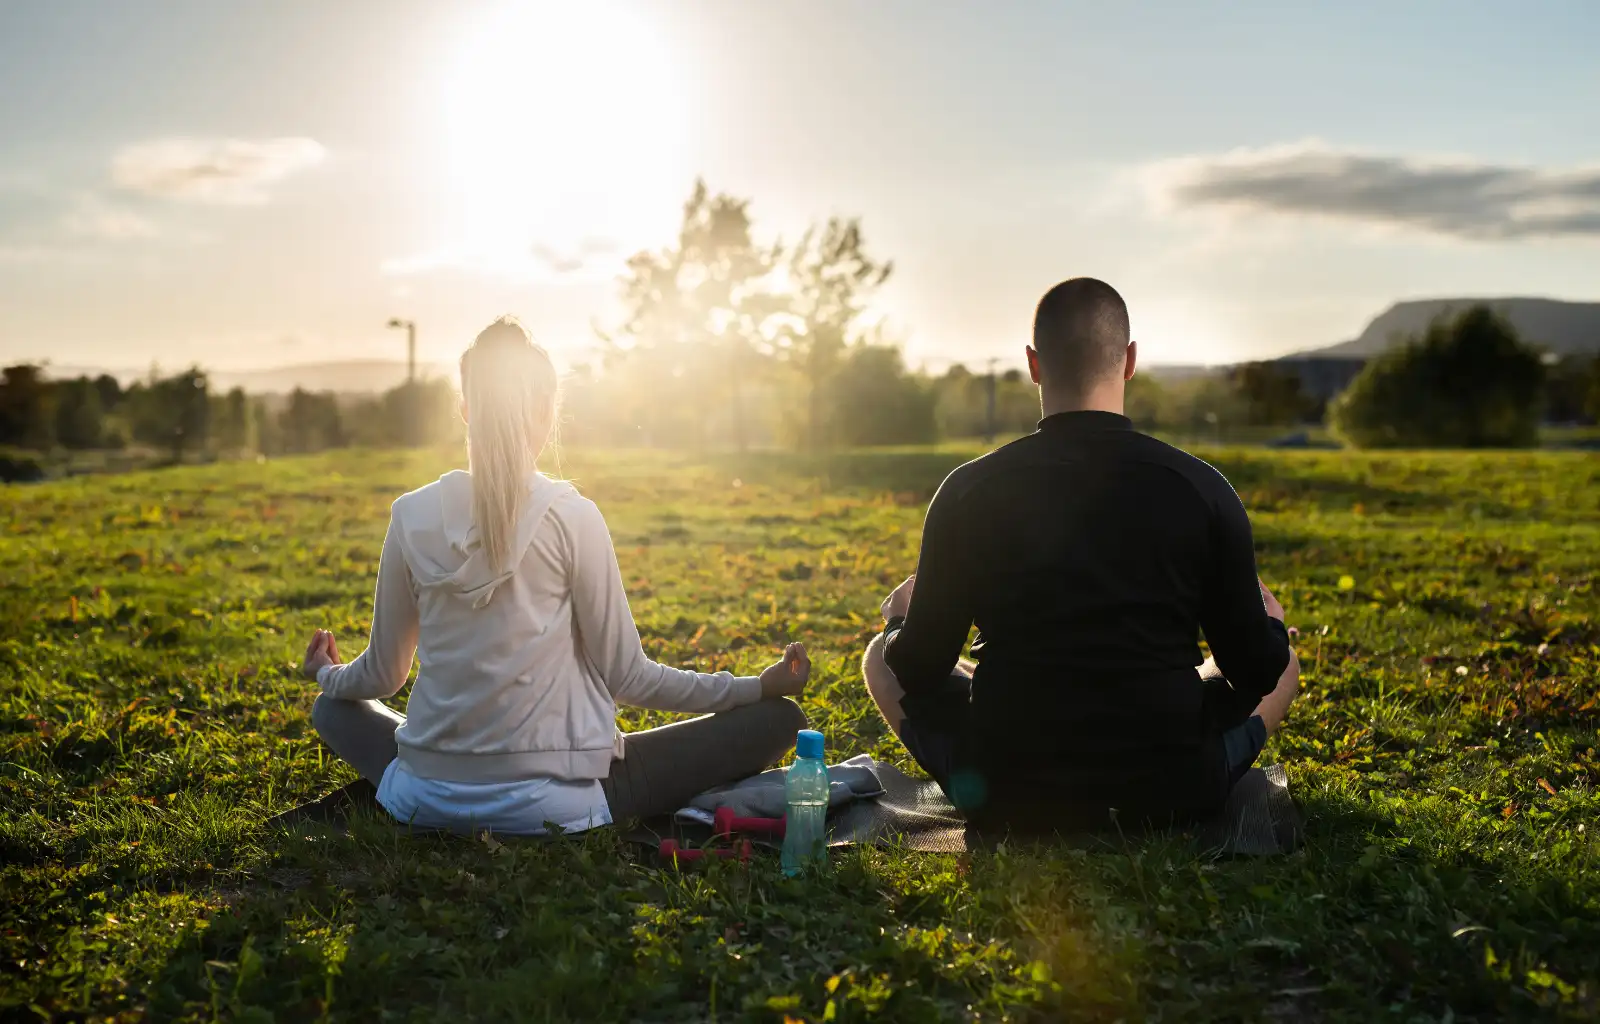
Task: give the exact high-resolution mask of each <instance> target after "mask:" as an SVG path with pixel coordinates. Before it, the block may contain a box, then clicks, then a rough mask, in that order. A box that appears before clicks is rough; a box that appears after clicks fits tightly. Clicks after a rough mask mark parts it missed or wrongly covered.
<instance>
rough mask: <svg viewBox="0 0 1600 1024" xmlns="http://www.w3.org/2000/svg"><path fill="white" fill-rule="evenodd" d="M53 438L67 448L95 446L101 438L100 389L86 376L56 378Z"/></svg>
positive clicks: (98, 445) (103, 424)
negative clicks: (59, 379) (68, 378)
mask: <svg viewBox="0 0 1600 1024" xmlns="http://www.w3.org/2000/svg"><path fill="white" fill-rule="evenodd" d="M52 390H53V391H54V392H55V407H56V410H55V416H56V423H55V433H56V440H57V441H58V442H59V443H60V444H61V445H62V446H64V447H67V448H98V447H100V446H101V444H102V443H104V440H105V414H104V411H103V410H102V408H101V405H100V391H99V389H98V388H96V387H95V382H94V381H93V380H90V379H89V378H88V377H78V378H75V379H73V380H63V381H57V382H56V383H55V385H54V386H53V389H52Z"/></svg>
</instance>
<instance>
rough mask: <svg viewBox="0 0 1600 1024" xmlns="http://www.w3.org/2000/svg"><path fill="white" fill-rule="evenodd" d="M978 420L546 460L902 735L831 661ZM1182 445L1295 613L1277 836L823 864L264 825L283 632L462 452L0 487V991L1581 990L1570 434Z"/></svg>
mask: <svg viewBox="0 0 1600 1024" xmlns="http://www.w3.org/2000/svg"><path fill="white" fill-rule="evenodd" d="M969 454H972V453H970V452H967V453H963V452H960V451H955V450H951V449H942V450H939V451H931V452H887V453H858V454H852V455H846V456H838V457H835V458H832V459H826V460H801V459H794V460H789V459H777V458H772V457H764V458H761V459H755V458H749V459H743V460H739V459H731V458H728V459H718V460H711V461H706V460H698V461H697V460H695V459H692V458H690V457H688V456H674V455H663V454H638V455H626V456H624V455H591V454H585V453H569V454H568V456H567V458H566V460H565V462H566V464H565V466H564V469H565V470H566V472H567V474H568V475H570V476H572V477H573V478H575V479H576V480H577V481H578V482H579V484H580V486H581V487H582V488H583V489H584V490H585V491H586V492H587V493H588V494H589V495H590V496H592V497H594V498H595V499H596V500H597V501H598V502H599V503H600V506H601V508H602V509H603V510H604V511H605V512H606V514H607V516H608V518H609V520H610V522H611V525H612V530H613V533H614V535H615V538H616V543H617V547H618V552H619V555H620V558H621V562H622V566H623V572H624V574H625V577H626V580H627V584H628V589H629V592H630V595H631V597H632V599H633V606H634V611H635V613H636V615H637V617H638V619H639V622H640V625H641V629H642V632H643V634H644V636H645V638H646V644H647V647H648V648H649V650H650V652H651V653H652V654H653V655H654V656H655V657H657V658H659V659H662V660H666V661H669V662H673V663H683V664H690V663H693V664H696V665H699V666H701V667H705V668H721V667H732V668H737V669H754V668H755V667H757V666H759V665H762V664H765V663H766V662H767V661H770V660H771V658H772V656H773V653H774V651H775V650H776V648H777V646H778V645H779V644H780V643H781V642H782V641H783V640H785V639H789V638H798V639H804V640H805V641H807V642H808V643H809V645H810V646H811V648H812V651H813V656H814V659H815V662H816V665H817V672H816V677H815V682H814V685H813V687H812V689H811V691H810V693H809V695H808V697H807V700H806V705H807V710H808V711H809V712H810V714H811V715H812V717H813V720H814V721H815V722H817V723H818V725H819V727H820V728H822V729H823V730H825V731H826V733H827V735H828V739H829V747H830V755H833V756H845V755H848V754H853V753H858V752H862V751H870V752H872V753H874V754H876V755H878V756H879V757H883V758H885V759H888V760H891V761H896V762H899V763H901V764H903V765H905V764H906V761H905V759H904V758H903V756H902V755H901V754H900V752H899V751H898V750H897V749H896V748H895V745H894V744H893V743H892V742H891V741H890V739H889V738H888V737H887V736H886V733H885V730H884V729H883V727H882V726H881V724H880V723H879V722H878V720H877V719H876V717H875V716H874V714H873V713H872V712H871V710H870V705H869V702H868V700H867V698H866V696H865V694H864V693H863V691H862V688H861V683H860V672H859V668H858V667H857V664H856V659H857V658H858V656H859V651H860V650H861V648H862V647H863V646H864V645H865V643H866V641H867V639H868V638H869V637H870V636H871V635H872V633H873V632H874V631H875V629H876V626H877V618H876V609H877V605H878V601H879V600H880V598H881V597H882V594H883V593H884V592H885V590H886V588H887V587H889V586H890V585H891V584H892V583H893V582H896V581H898V579H900V578H901V577H902V576H903V575H904V574H905V573H906V572H907V571H909V569H910V568H911V567H912V564H913V562H914V559H915V552H916V541H917V536H918V530H919V526H920V521H921V512H922V508H923V505H924V503H925V502H926V500H927V498H928V497H929V495H930V494H931V491H932V489H933V487H934V486H936V484H937V483H938V481H939V479H940V478H941V477H942V475H943V473H944V472H945V471H947V470H948V469H949V468H951V467H952V466H953V465H955V464H956V463H957V462H958V461H960V460H961V459H962V458H963V457H964V456H965V455H969ZM1208 454H1209V457H1211V458H1212V460H1213V461H1214V462H1216V463H1217V464H1218V465H1219V466H1220V467H1221V468H1222V469H1223V470H1224V472H1226V473H1227V474H1228V476H1229V478H1230V479H1231V480H1232V481H1233V483H1234V485H1235V486H1236V487H1237V489H1238V490H1239V491H1240V493H1241V494H1242V495H1243V497H1244V499H1245V501H1246V503H1247V505H1248V506H1249V507H1250V508H1251V510H1252V512H1253V514H1254V518H1255V522H1256V528H1257V543H1258V550H1259V553H1260V559H1261V562H1262V568H1263V572H1264V575H1265V576H1266V578H1267V580H1268V581H1269V583H1271V584H1272V585H1273V586H1274V588H1275V589H1276V591H1277V593H1278V594H1279V596H1280V597H1281V598H1282V600H1283V602H1284V604H1285V605H1286V606H1288V609H1289V616H1290V622H1291V623H1292V624H1294V625H1297V626H1298V627H1299V629H1300V637H1299V640H1298V641H1297V643H1298V644H1299V647H1300V650H1301V656H1302V661H1303V664H1304V666H1305V673H1306V685H1305V690H1304V693H1303V696H1302V698H1301V701H1300V703H1299V704H1298V705H1297V706H1296V708H1295V710H1294V712H1293V713H1292V716H1291V721H1290V724H1289V725H1288V726H1287V727H1286V729H1285V730H1284V732H1283V733H1282V734H1281V735H1280V736H1279V737H1278V738H1277V739H1275V740H1274V742H1273V743H1272V744H1271V745H1270V746H1269V748H1268V751H1267V755H1266V757H1267V760H1276V761H1281V762H1284V763H1285V764H1286V765H1287V766H1288V770H1289V775H1290V779H1291V782H1292V785H1293V788H1294V792H1295V794H1296V796H1297V798H1298V799H1299V801H1300V803H1301V806H1302V808H1303V810H1304V812H1305V814H1306V816H1307V818H1308V823H1309V824H1308V827H1309V841H1308V844H1307V847H1306V848H1305V850H1304V851H1303V852H1301V853H1298V854H1295V855H1293V856H1290V857H1286V858H1281V859H1276V860H1269V861H1214V860H1211V859H1208V858H1205V857H1202V856H1200V855H1199V854H1198V853H1197V852H1196V851H1195V849H1193V848H1192V847H1191V846H1190V845H1189V844H1187V843H1186V842H1185V841H1184V840H1183V839H1182V838H1181V837H1164V838H1158V839H1156V840H1151V841H1145V842H1137V843H1134V842H1130V843H1128V844H1127V845H1126V846H1124V847H1123V848H1121V849H1117V850H1109V851H1107V852H1084V851H1068V850H1037V849H1025V848H1006V847H1002V848H1001V849H999V850H997V851H995V852H992V853H982V854H973V855H970V856H967V857H963V858H960V859H956V858H950V857H940V856H934V855H925V854H910V853H905V852H902V851H897V850H890V849H869V850H861V851H856V852H852V853H849V854H845V855H840V856H836V857H835V859H834V864H833V868H832V872H831V874H829V875H828V876H827V877H826V878H823V879H818V880H785V879H783V878H781V877H780V876H779V874H778V872H777V866H776V863H775V861H773V860H762V861H760V862H758V863H756V864H754V865H752V866H751V867H750V868H749V869H747V870H746V869H740V868H737V867H732V866H727V865H717V866H715V868H714V869H713V870H711V871H709V872H708V871H700V870H685V871H683V872H681V873H680V872H677V871H674V870H670V869H663V868H661V867H659V866H658V865H657V864H656V863H655V862H654V858H653V857H645V856H642V855H641V854H640V853H639V852H638V851H636V850H634V849H632V848H628V847H625V846H623V845H621V844H620V843H619V842H618V841H617V840H616V839H615V838H614V837H612V836H611V835H609V834H604V833H602V834H596V835H591V836H587V837H583V838H567V839H562V840H558V841H552V842H544V843H541V842H536V841H515V840H508V841H504V842H501V841H498V840H495V839H492V838H491V839H488V840H483V839H478V840H472V839H465V838H440V837H435V838H425V839H423V838H412V837H406V836H404V835H401V834H398V833H397V832H396V830H394V829H393V828H390V827H388V826H387V825H385V824H384V823H383V822H381V821H379V820H376V819H373V818H365V817H364V818H359V819H358V820H356V821H355V822H354V823H353V826H352V828H351V829H350V832H349V834H348V835H346V834H343V833H336V832H330V831H329V830H327V829H325V828H323V827H320V826H306V827H302V828H300V829H299V830H297V831H294V832H292V833H283V832H275V831H272V830H268V829H266V828H264V827H263V822H264V820H265V819H266V818H267V817H268V816H270V815H272V814H274V813H276V812H279V811H282V810H284V809H286V808H288V807H291V806H293V805H295V804H296V803H298V802H300V801H303V800H306V799H308V798H312V797H315V796H318V795H320V794H322V793H324V792H327V791H328V790H330V789H332V788H333V787H335V786H337V785H340V784H342V783H344V782H346V781H348V780H349V779H350V778H351V777H352V773H351V772H350V771H349V769H347V768H345V767H344V766H342V765H340V764H338V763H335V762H334V761H332V760H331V759H330V758H329V757H328V756H327V755H326V754H325V753H324V752H323V751H322V750H321V749H320V747H319V744H318V742H317V740H316V737H315V736H314V734H313V733H312V732H311V730H310V723H309V720H308V716H309V709H310V705H311V701H312V698H313V695H314V690H315V686H314V684H311V683H308V682H305V681H303V680H302V679H301V678H299V676H298V674H297V671H296V667H297V661H298V657H299V653H300V650H301V649H302V647H303V646H304V642H305V638H306V636H307V635H308V634H309V632H310V630H311V629H312V628H313V627H315V626H326V627H329V628H332V629H334V630H335V631H336V632H337V633H338V634H339V635H340V637H341V639H342V646H343V647H344V648H345V649H346V651H347V652H353V651H356V650H359V649H360V648H361V646H362V644H363V643H364V634H365V629H366V624H367V616H368V614H369V606H370V591H371V586H372V578H373V573H374V571H375V568H376V564H377V556H378V546H379V542H380V540H381V537H382V535H383V531H384V526H385V522H386V516H387V509H388V504H389V502H390V501H391V500H392V499H393V498H394V497H395V496H396V495H397V494H398V493H400V492H401V491H402V490H405V489H409V488H411V487H414V486H416V485H418V484H420V483H422V482H425V481H426V480H429V479H431V478H432V477H433V476H434V475H436V474H437V473H438V472H440V471H441V470H442V469H444V468H448V466H449V465H451V463H452V462H453V461H454V458H453V456H449V455H441V454H428V453H413V454H377V455H371V454H359V453H332V454H329V455H326V456H321V457H316V458H306V459H300V460H285V461H280V462H272V463H268V464H254V463H248V464H233V465H215V466H209V467H188V468H179V469H171V470H166V471H158V472H147V473H137V474H129V475H124V476H114V477H97V478H82V479H74V480H65V481H59V482H54V483H47V484H41V485H36V486H13V487H9V488H5V489H0V521H3V526H0V1017H3V1018H5V1019H33V1018H34V1017H39V1018H55V1019H89V1018H95V1019H106V1018H112V1019H118V1020H138V1019H152V1020H171V1019H193V1020H209V1019H214V1018H222V1019H240V1020H262V1021H264V1020H269V1019H276V1020H280V1021H301V1020H315V1019H324V1018H328V1019H344V1020H349V1019H356V1020H380V1019H388V1020H461V1019H481V1020H509V1019H528V1020H568V1019H576V1020H608V1021H609V1020H738V1019H756V1020H782V1019H783V1018H785V1017H789V1018H793V1019H796V1020H813V1021H814V1020H839V1021H845V1020H861V1019H868V1018H873V1019H885V1020H907V1021H925V1020H941V1019H964V1018H971V1017H978V1018H982V1019H1062V1018H1066V1019H1085V1020H1112V1019H1119V1018H1120V1019H1128V1020H1158V1019H1165V1020H1185V1021H1188V1020H1206V1019H1221V1020H1259V1019H1284V1020H1302V1019H1310V1020H1318V1019H1325V1020H1344V1019H1355V1020H1377V1019H1382V1020H1432V1021H1446V1020H1455V1021H1465V1020H1502V1019H1507V1018H1519V1017H1543V1016H1558V1015H1565V1016H1571V1017H1575V1018H1577V1017H1592V1016H1594V1015H1596V1014H1597V1013H1600V862H1597V857H1596V850H1597V846H1596V842H1595V838H1594V831H1595V829H1596V828H1597V827H1600V793H1597V785H1600V757H1597V755H1596V752H1595V748H1596V747H1597V746H1600V590H1597V583H1596V579H1597V577H1596V573H1597V569H1596V566H1597V563H1600V460H1597V459H1595V458H1594V456H1593V455H1589V454H1583V453H1528V454H1483V455H1466V454H1439V455H1385V456H1357V455H1349V454H1343V453H1327V452H1279V453H1270V452H1261V451H1255V452H1249V451H1244V450H1224V451H1217V452H1212V453H1208ZM657 720H660V717H659V716H640V715H637V714H630V715H628V716H627V724H628V725H629V726H637V725H643V724H647V723H653V722H654V721H657ZM908 767H909V765H908Z"/></svg>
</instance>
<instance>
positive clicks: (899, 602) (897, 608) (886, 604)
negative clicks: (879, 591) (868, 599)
mask: <svg viewBox="0 0 1600 1024" xmlns="http://www.w3.org/2000/svg"><path fill="white" fill-rule="evenodd" d="M916 583H917V574H916V573H912V574H911V575H910V576H908V577H906V581H905V582H904V583H902V584H900V585H899V586H898V587H895V588H894V593H892V594H890V595H889V596H888V597H886V598H884V599H883V607H882V609H880V610H881V611H882V612H883V621H885V622H888V621H889V620H890V619H892V618H894V617H895V616H897V615H904V614H905V613H906V612H908V611H910V610H911V590H912V588H913V587H915V586H916Z"/></svg>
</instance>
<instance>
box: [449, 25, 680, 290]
mask: <svg viewBox="0 0 1600 1024" xmlns="http://www.w3.org/2000/svg"><path fill="white" fill-rule="evenodd" d="M443 100H444V108H443V111H442V114H443V118H444V137H445V145H446V152H445V154H444V157H445V163H446V166H447V168H448V173H449V178H450V188H451V193H452V196H451V198H452V202H453V203H454V204H455V206H456V209H457V210H458V211H459V216H460V224H459V237H458V243H457V244H458V245H459V246H460V247H461V249H462V255H463V256H464V257H465V258H466V259H468V260H470V261H471V262H474V263H477V264H480V265H493V266H498V267H499V268H500V269H505V270H509V271H512V272H515V271H516V270H517V269H518V268H523V267H532V268H537V267H538V266H539V265H541V264H542V265H543V268H544V269H547V270H550V269H553V270H556V271H558V272H574V271H576V270H578V269H580V268H581V267H583V266H584V265H586V264H589V263H592V262H594V261H596V260H606V259H612V260H614V259H615V258H616V257H618V256H620V254H622V253H626V252H631V251H633V250H634V249H636V248H638V247H640V246H644V245H649V244H653V243H655V242H657V241H658V240H659V239H660V237H661V236H662V235H663V234H664V231H665V230H670V228H671V226H672V224H673V222H674V218H675V215H676V213H677V210H678V207H679V205H680V203H681V200H682V197H683V194H685V192H686V190H687V188H688V186H689V178H690V177H691V176H692V172H689V171H686V170H685V168H684V155H685V151H686V147H685V145H684V133H685V132H686V131H687V130H688V129H689V124H688V119H687V117H686V116H685V114H686V111H685V104H684V98H683V90H682V88H681V80H680V77H679V73H678V70H677V68H676V67H674V62H673V61H672V59H671V54H670V52H669V48H668V46H667V43H666V41H665V40H664V39H663V37H662V35H661V32H660V29H659V27H658V26H654V25H651V24H650V23H648V22H646V21H644V20H643V19H641V18H640V17H639V15H638V14H637V13H636V12H635V11H633V10H630V9H628V8H626V7H624V6H622V5H621V4H617V3H610V2H595V0H583V2H576V0H566V2H559V3H551V2H532V3H512V4H507V5H505V6H504V7H503V8H500V9H499V10H497V11H495V12H494V13H493V14H492V15H491V16H489V17H488V18H486V19H484V20H483V21H482V22H481V23H480V24H479V25H477V26H475V31H474V32H473V33H472V34H471V35H470V36H469V37H468V39H467V40H466V42H465V44H464V45H463V46H462V48H461V51H460V54H459V56H458V59H457V63H456V65H455V67H454V69H453V71H452V73H451V74H450V76H449V78H448V79H447V82H446V85H445V89H444V95H443Z"/></svg>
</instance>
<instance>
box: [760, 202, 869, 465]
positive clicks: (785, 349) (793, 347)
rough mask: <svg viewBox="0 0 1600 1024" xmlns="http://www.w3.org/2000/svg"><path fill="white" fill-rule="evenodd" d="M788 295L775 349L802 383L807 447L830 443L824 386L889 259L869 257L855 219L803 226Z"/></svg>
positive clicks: (794, 253)
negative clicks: (804, 394)
mask: <svg viewBox="0 0 1600 1024" xmlns="http://www.w3.org/2000/svg"><path fill="white" fill-rule="evenodd" d="M786 269H787V272H788V281H787V290H788V292H789V300H788V302H787V303H786V305H785V313H786V315H785V316H784V317H782V318H781V319H780V320H779V321H778V322H777V323H778V325H779V326H778V330H777V331H776V333H775V348H776V352H777V354H778V355H779V356H780V358H783V359H785V360H786V361H788V362H789V363H790V364H791V365H793V366H794V367H795V368H796V369H797V370H798V371H799V372H800V375H801V377H802V378H803V379H804V380H805V383H806V392H807V394H806V409H807V417H806V423H807V426H806V447H808V448H811V449H813V450H815V449H819V448H823V447H825V446H826V445H827V444H828V443H829V438H828V436H827V430H826V423H825V417H824V410H825V408H826V405H825V396H824V394H823V389H824V388H825V387H826V386H827V383H828V381H829V380H830V379H831V378H832V377H833V374H834V372H835V370H836V369H837V367H838V363H839V359H840V356H841V355H842V353H843V352H844V350H845V347H846V346H847V345H849V344H850V342H852V341H853V340H855V339H856V337H857V332H858V324H857V321H858V320H859V318H860V316H861V314H862V312H863V310H864V309H865V307H866V301H867V299H868V297H869V296H870V295H871V293H872V291H873V290H874V289H875V288H877V287H878V286H879V285H881V284H883V282H884V281H886V280H888V279H889V275H890V274H891V273H892V272H893V271H894V264H893V263H892V262H889V261H887V260H885V261H879V260H877V259H874V258H873V257H871V256H868V255H867V253H866V248H865V241H864V239H863V238H862V234H861V221H860V220H859V219H858V218H850V219H842V218H839V217H832V218H829V220H828V222H827V223H826V224H823V225H821V226H820V227H813V228H812V229H811V230H809V231H807V232H806V234H805V235H804V237H802V238H801V239H800V243H799V244H798V245H796V246H795V248H794V250H793V251H792V252H791V253H790V255H789V260H788V263H787V267H786Z"/></svg>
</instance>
